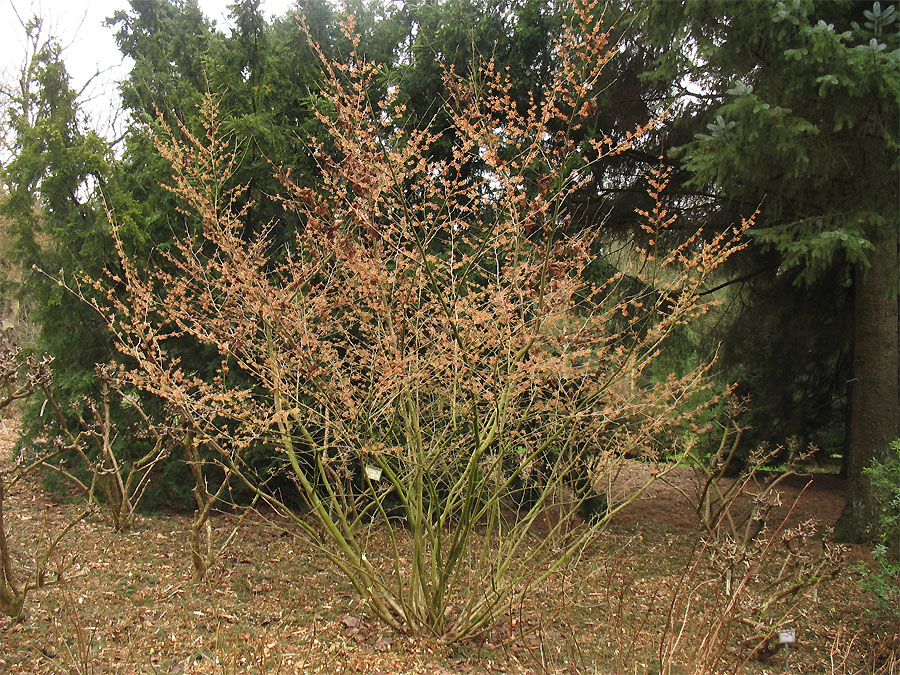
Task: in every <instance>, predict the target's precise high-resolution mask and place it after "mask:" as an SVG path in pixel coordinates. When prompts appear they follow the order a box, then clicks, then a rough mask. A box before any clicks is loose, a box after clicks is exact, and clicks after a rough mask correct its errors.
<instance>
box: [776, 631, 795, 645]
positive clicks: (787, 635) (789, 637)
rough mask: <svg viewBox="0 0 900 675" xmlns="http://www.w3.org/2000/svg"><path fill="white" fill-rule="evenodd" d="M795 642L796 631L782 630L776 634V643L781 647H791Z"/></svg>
mask: <svg viewBox="0 0 900 675" xmlns="http://www.w3.org/2000/svg"><path fill="white" fill-rule="evenodd" d="M796 641H797V631H795V630H784V631H781V632H780V633H778V642H779V643H780V644H783V645H792V644H794V643H795V642H796Z"/></svg>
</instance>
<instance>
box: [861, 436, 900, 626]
mask: <svg viewBox="0 0 900 675" xmlns="http://www.w3.org/2000/svg"><path fill="white" fill-rule="evenodd" d="M865 473H866V475H868V477H869V478H870V479H871V481H872V486H873V487H874V489H875V494H876V499H877V502H878V515H877V517H876V522H875V532H874V534H875V536H876V542H877V543H876V545H875V550H874V551H873V556H874V558H875V567H874V568H873V569H870V570H867V571H866V575H865V580H864V581H863V585H864V586H865V587H866V588H868V589H869V590H871V591H872V592H873V593H875V596H876V597H877V598H878V604H879V606H880V607H881V608H882V609H883V610H885V611H887V612H891V613H893V614H896V615H898V616H900V439H898V440H896V441H894V442H893V443H891V451H890V452H889V453H888V456H887V458H886V459H885V461H884V462H872V464H871V466H869V467H868V468H867V469H865Z"/></svg>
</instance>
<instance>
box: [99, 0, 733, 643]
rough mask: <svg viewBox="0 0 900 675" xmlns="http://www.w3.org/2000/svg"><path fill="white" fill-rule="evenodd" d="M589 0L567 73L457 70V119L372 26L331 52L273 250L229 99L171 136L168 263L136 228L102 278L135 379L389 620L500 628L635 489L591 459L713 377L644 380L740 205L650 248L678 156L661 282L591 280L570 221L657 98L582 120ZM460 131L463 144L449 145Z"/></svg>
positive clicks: (617, 456) (592, 28) (609, 453)
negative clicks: (172, 210) (204, 366)
mask: <svg viewBox="0 0 900 675" xmlns="http://www.w3.org/2000/svg"><path fill="white" fill-rule="evenodd" d="M570 14H571V21H570V23H569V25H568V28H567V30H566V31H565V32H564V34H563V36H562V38H561V39H560V40H559V42H558V43H557V45H556V47H555V50H554V51H555V56H556V62H557V64H558V67H557V72H556V75H555V79H554V80H553V81H552V82H551V83H549V84H548V85H547V87H546V88H545V89H544V90H543V91H542V92H540V94H535V96H534V97H533V98H532V102H531V104H530V105H529V106H528V107H527V109H521V108H519V107H517V106H516V105H515V104H514V103H513V102H512V101H511V100H510V99H509V97H508V95H507V93H506V92H507V91H509V86H508V82H507V81H506V76H505V74H504V73H503V72H500V71H498V70H497V69H496V68H495V67H494V64H493V62H492V61H491V60H490V59H484V60H482V61H481V62H480V63H479V65H478V67H477V69H475V70H474V71H473V72H472V73H470V74H461V73H456V72H452V71H447V72H446V73H445V78H444V82H445V99H444V100H445V104H444V108H445V112H446V113H447V115H448V117H449V119H450V120H451V125H452V126H451V128H450V129H434V128H430V127H428V126H425V127H423V128H416V129H412V128H408V127H406V126H404V125H403V123H402V122H401V120H403V119H404V115H403V113H404V110H403V105H402V103H401V102H399V101H398V99H397V89H396V88H395V87H392V86H387V87H386V88H384V87H381V86H380V85H381V84H382V83H381V82H380V77H381V71H380V70H379V67H378V65H377V64H374V63H372V62H370V61H367V60H366V59H365V58H363V57H362V56H360V54H359V52H358V51H357V50H356V49H354V50H353V51H352V52H351V53H350V54H349V56H348V57H347V58H346V59H345V60H342V61H339V62H337V61H330V60H328V59H327V58H326V57H325V56H324V55H323V54H322V53H321V52H319V57H320V58H321V61H322V68H323V72H324V80H325V81H324V85H323V90H322V92H321V94H320V96H319V97H318V99H317V101H318V103H319V105H318V107H317V109H316V111H315V114H316V115H318V117H319V119H320V120H321V121H322V122H323V123H324V125H325V127H326V128H328V129H329V132H330V136H329V137H328V138H327V139H324V138H323V139H312V140H311V141H310V150H311V152H312V153H313V154H314V156H315V158H316V159H317V161H318V163H319V167H320V170H321V174H320V178H319V180H318V182H317V183H316V184H315V185H308V186H306V185H296V184H294V183H293V182H292V181H291V178H290V171H289V170H288V169H285V168H281V167H279V168H277V171H278V175H280V176H281V178H282V182H283V185H284V193H283V194H282V195H280V196H278V197H277V199H279V200H281V203H282V204H283V206H284V208H285V209H286V210H287V211H290V212H293V213H295V214H296V215H297V217H298V218H299V220H300V222H301V223H302V225H301V227H300V228H299V231H298V232H297V233H296V236H295V237H294V238H293V239H292V240H290V241H289V242H288V243H287V244H286V245H284V246H281V247H279V246H276V244H275V241H274V239H273V238H272V237H271V236H270V232H271V230H270V229H264V230H263V231H261V232H257V233H255V234H253V235H251V236H247V234H246V228H245V226H244V222H243V216H244V215H245V214H246V212H247V209H249V205H248V204H247V202H246V200H245V199H244V194H243V188H242V186H234V185H233V184H232V182H231V176H232V173H233V170H234V168H235V164H236V162H237V161H238V160H237V159H236V155H235V153H234V148H235V142H234V139H232V138H231V137H229V136H228V135H227V134H225V133H223V131H222V129H221V127H220V125H219V122H218V117H217V110H216V105H215V100H214V97H210V98H209V99H208V100H207V102H206V104H205V106H204V115H205V119H206V131H205V135H202V136H196V135H192V134H191V133H190V131H189V130H187V129H185V128H180V129H168V128H166V129H165V130H164V133H162V134H161V135H158V136H157V137H156V139H155V140H156V144H157V148H158V149H159V152H160V153H161V155H162V156H163V157H164V158H166V159H167V160H169V161H170V162H171V164H172V172H173V174H172V181H171V183H170V184H169V185H168V188H169V189H170V190H171V191H172V192H173V193H174V194H176V195H177V196H178V197H179V198H180V199H181V201H182V205H183V206H182V210H183V213H184V215H185V217H186V218H187V219H188V221H189V223H190V226H189V227H188V228H187V232H186V233H185V235H184V236H182V237H181V238H180V239H179V240H178V241H177V242H176V243H175V245H174V246H173V247H172V248H171V249H170V250H169V251H168V252H167V253H166V254H165V262H164V264H162V265H159V266H154V267H150V268H149V269H147V268H145V267H144V266H143V265H142V264H140V265H139V264H136V263H135V262H133V261H132V260H130V259H129V257H128V255H127V253H126V251H125V250H124V247H123V246H122V244H121V242H120V243H119V244H118V246H119V253H120V256H121V263H122V269H121V272H119V273H118V274H114V275H111V276H110V278H108V279H104V280H98V281H97V282H96V286H97V288H98V289H100V290H101V291H104V290H105V292H106V300H105V301H104V302H103V303H101V302H97V303H95V307H96V308H97V310H98V311H99V312H100V313H101V314H102V315H103V316H104V317H105V318H106V319H107V321H108V323H109V326H110V329H111V330H112V332H113V334H114V336H115V339H116V342H117V345H118V348H119V350H120V351H121V352H122V353H123V354H124V355H125V356H126V357H127V360H128V362H129V363H132V364H133V366H132V367H129V368H127V369H123V370H122V371H121V373H120V376H121V377H122V378H123V379H124V380H126V381H127V382H128V383H129V384H130V385H134V386H137V387H139V388H141V389H143V390H144V391H146V392H149V393H151V394H153V395H156V396H159V397H161V398H162V399H163V400H165V401H166V402H167V404H168V405H169V407H170V409H171V410H172V414H173V416H177V418H178V422H179V424H183V425H185V428H186V429H188V430H189V432H190V439H191V441H190V442H191V443H192V444H194V445H195V446H196V447H197V448H202V449H205V450H207V451H209V450H211V451H213V452H214V453H215V454H216V455H217V456H218V458H219V461H220V462H222V464H223V465H224V466H225V467H226V468H227V470H228V471H230V472H232V473H233V474H234V475H236V476H238V477H239V479H240V480H242V481H244V482H245V483H246V484H247V485H249V486H251V488H252V489H253V490H255V491H257V492H258V494H259V495H260V497H261V498H263V499H265V500H266V501H267V502H269V503H270V504H271V505H273V506H275V507H276V508H278V509H279V510H280V511H281V512H282V513H283V514H284V515H285V516H286V517H288V518H291V519H292V520H293V522H294V524H295V526H296V528H297V529H298V530H299V531H301V532H302V533H303V534H304V535H305V536H306V537H307V538H308V540H309V541H311V542H312V543H313V544H314V545H315V546H317V547H318V548H319V550H320V551H321V553H322V554H323V555H324V556H326V557H327V558H328V559H329V560H331V562H332V563H333V564H335V565H336V566H337V567H338V568H339V569H340V570H342V571H343V572H344V573H345V574H346V575H347V577H348V578H349V579H350V581H351V582H352V583H353V585H354V586H355V588H356V590H357V591H358V593H359V594H360V595H361V596H362V597H363V598H364V599H365V601H366V602H367V604H368V607H369V609H370V611H371V612H372V613H373V614H374V615H375V616H377V617H378V618H380V619H381V620H383V621H384V622H386V623H387V624H389V625H390V626H392V627H394V628H395V629H397V630H402V631H409V632H412V633H419V634H431V635H435V636H439V637H441V638H443V639H445V640H448V641H454V640H460V639H464V638H467V637H470V636H472V635H475V634H477V633H479V632H481V631H484V630H486V629H487V628H489V627H490V626H491V625H492V624H493V623H494V622H495V621H497V620H498V619H499V617H500V616H502V614H503V613H504V611H506V609H507V608H508V607H509V606H510V603H511V602H512V601H513V600H514V599H515V597H516V596H517V594H520V593H523V592H526V591H527V589H528V587H529V584H539V583H541V580H542V579H544V578H546V577H547V576H548V575H550V574H552V573H553V571H554V570H556V569H558V568H559V566H560V565H562V564H565V563H566V561H568V560H569V559H570V558H571V557H572V556H573V555H574V554H575V553H576V552H578V551H580V550H581V549H582V548H583V547H584V546H585V545H586V543H587V542H588V541H589V540H590V538H591V537H593V536H595V535H596V534H597V532H598V531H599V530H600V529H601V528H602V527H603V525H604V524H605V523H606V522H608V520H609V518H610V517H612V515H613V514H614V513H615V512H616V510H617V509H618V508H621V507H622V506H623V505H624V504H622V503H620V504H616V505H608V506H607V508H606V509H605V510H603V511H602V512H601V513H600V514H599V515H598V516H597V517H596V518H594V519H593V520H592V521H591V522H590V523H581V522H579V521H578V520H577V519H576V518H575V514H576V512H577V511H578V509H579V507H580V506H581V505H582V504H583V503H584V502H585V500H587V499H591V498H593V497H594V496H595V492H594V488H593V486H594V484H595V482H596V481H598V480H599V479H600V478H601V477H602V476H603V474H604V473H606V472H609V471H612V470H614V469H615V467H617V466H619V465H620V464H621V463H622V462H623V461H624V460H625V458H626V457H637V458H641V459H645V460H654V459H655V458H656V454H655V452H656V447H655V445H654V439H657V438H660V437H662V436H666V435H672V434H671V432H672V431H673V430H676V429H678V428H680V427H681V426H682V425H685V424H688V423H690V422H691V420H692V419H693V418H694V417H695V416H696V415H698V414H699V413H700V412H701V411H702V410H704V408H705V406H706V405H707V403H706V401H709V400H710V399H711V397H712V393H711V387H710V386H709V383H708V382H707V378H706V375H707V370H708V368H707V367H706V366H703V367H700V368H697V369H696V370H694V371H692V372H690V373H687V374H686V375H684V376H682V377H674V376H673V377H669V378H668V379H664V380H661V381H656V382H647V383H645V382H644V381H645V380H646V379H648V378H644V377H642V376H643V375H644V374H645V373H646V372H647V369H648V367H649V366H650V364H651V363H653V361H654V359H655V358H656V357H657V356H658V354H659V352H660V348H661V346H662V345H663V344H664V343H665V341H666V339H667V338H668V337H669V336H670V335H671V334H672V332H673V331H674V330H675V329H676V328H677V327H678V326H680V325H682V324H684V323H686V322H689V321H691V320H693V319H695V318H696V317H698V316H700V315H702V314H703V313H704V312H705V311H706V310H707V308H708V304H707V301H708V299H707V298H704V296H703V295H702V291H703V290H704V288H705V284H706V282H707V281H708V280H709V279H710V277H711V275H713V274H714V273H715V271H716V269H717V267H718V266H719V265H721V264H722V263H723V261H725V260H726V259H727V258H728V257H729V256H730V255H731V254H733V253H734V252H735V251H736V250H737V249H738V248H739V247H740V246H741V244H740V242H739V238H740V232H741V230H742V229H743V227H746V226H747V224H746V223H744V224H743V225H742V226H738V227H736V228H735V229H734V230H733V231H731V232H728V233H726V234H722V235H721V236H718V237H716V238H713V239H711V240H708V239H706V238H705V237H704V236H703V233H701V232H698V233H696V235H695V236H693V237H692V238H691V239H690V240H689V241H686V242H684V243H683V244H682V245H681V246H678V247H677V248H674V249H667V250H657V248H656V246H655V245H654V244H653V241H654V240H655V238H656V236H657V235H660V234H661V232H662V230H665V229H666V228H667V227H669V226H670V225H671V223H672V222H673V220H674V219H673V217H672V216H671V215H670V214H669V213H668V212H667V211H666V209H665V207H664V206H663V204H662V197H661V192H662V190H663V188H664V186H665V183H666V180H667V175H668V174H667V171H666V170H665V169H663V168H660V169H658V170H656V171H654V172H651V174H650V176H649V184H650V188H649V192H650V194H651V195H652V196H653V197H654V199H655V200H656V207H655V208H654V209H653V210H652V211H650V212H646V213H642V214H640V215H639V218H640V221H641V227H643V228H644V229H645V230H646V232H647V233H648V236H647V239H648V240H649V241H650V242H651V243H650V244H649V245H648V246H645V247H640V246H636V247H635V252H634V259H635V261H636V263H635V265H634V269H632V270H630V271H629V274H630V275H631V276H632V277H633V279H632V281H633V280H637V281H638V282H640V287H641V288H643V290H642V291H638V292H625V291H623V290H622V289H623V288H624V284H621V283H620V282H621V281H622V280H623V279H624V277H625V273H624V272H623V273H620V274H619V275H617V276H613V277H612V278H609V279H606V280H603V281H602V282H593V281H589V280H588V279H587V278H586V275H585V274H584V271H585V268H586V267H587V266H588V265H589V264H590V263H591V262H592V260H593V259H594V257H595V248H596V247H595V246H594V242H595V239H596V237H597V236H598V234H599V229H600V227H601V225H600V224H599V223H598V224H596V226H585V227H583V228H580V229H577V230H576V228H573V227H572V218H571V215H570V213H569V203H570V201H571V197H572V195H573V193H574V192H575V191H576V190H578V189H579V188H580V187H581V186H582V185H583V184H584V182H585V181H587V180H588V174H589V171H588V169H589V167H590V165H591V164H592V163H594V162H600V161H603V160H605V159H606V158H608V157H609V156H611V155H614V154H616V153H618V152H621V151H623V150H624V149H625V148H626V147H627V146H629V145H631V144H632V143H634V142H636V140H637V139H638V138H639V137H640V136H641V134H642V133H644V132H645V131H646V129H648V128H650V126H652V125H655V124H658V123H659V121H658V120H654V121H651V122H649V123H648V125H647V126H646V127H644V128H638V129H635V130H634V132H633V134H629V138H628V140H627V141H626V142H625V143H624V144H615V143H613V142H612V141H611V140H609V139H606V140H602V141H599V140H590V141H583V142H582V141H577V140H576V139H577V138H578V133H577V132H578V130H579V125H580V120H581V119H582V118H583V116H584V115H585V111H588V112H589V111H590V110H591V109H592V106H595V105H596V103H595V98H594V97H595V96H596V94H597V92H598V91H599V90H600V88H601V87H602V86H603V82H602V71H603V67H604V65H605V64H606V63H607V62H608V61H609V60H610V59H611V58H612V57H613V55H614V54H615V52H616V45H614V44H610V43H609V37H608V35H607V33H606V32H604V28H603V22H602V16H601V13H600V10H599V8H598V5H597V3H581V2H575V3H574V4H573V6H572V8H571V13H570ZM345 29H346V32H347V35H348V37H349V38H350V40H351V43H352V44H353V45H358V38H357V37H356V36H355V35H354V32H353V24H352V21H351V20H348V21H347V22H346V24H345ZM443 134H452V135H453V136H454V137H455V138H456V141H457V143H456V144H455V146H454V150H453V153H452V156H451V157H449V158H448V159H445V160H442V159H433V158H432V157H433V155H432V153H431V152H430V148H431V147H432V146H433V145H434V144H435V142H436V141H437V140H438V138H439V137H440V136H442V135H443ZM111 217H112V220H113V221H114V214H112V216H111ZM628 287H629V288H632V287H634V284H629V285H628ZM187 338H190V339H193V340H196V341H197V342H199V343H201V344H203V345H207V346H208V347H211V348H213V349H214V350H215V351H216V352H217V353H218V355H219V358H220V363H219V366H218V370H217V373H216V375H215V376H214V377H212V378H207V379H204V378H202V377H200V375H199V374H198V373H199V372H200V370H201V368H200V367H198V364H193V363H185V362H183V361H182V360H181V359H180V358H179V357H178V356H177V354H178V353H179V352H178V349H177V345H178V343H179V341H182V340H184V339H187ZM688 399H690V400H691V401H694V402H697V401H699V402H700V403H698V404H692V405H690V406H688V405H683V404H684V403H685V402H686V401H687V400H688ZM254 446H262V447H269V448H271V449H272V452H274V453H276V454H277V457H278V458H280V460H281V461H282V465H283V468H284V471H286V472H287V473H288V474H289V475H290V476H291V478H292V479H293V480H294V482H295V483H296V485H297V488H298V490H299V493H300V495H301V498H302V500H303V501H304V502H305V504H306V507H307V511H308V512H307V513H297V512H296V511H295V510H292V509H289V508H288V507H287V505H286V504H285V503H284V502H283V501H282V500H281V499H280V498H279V496H278V495H277V494H275V493H273V492H272V491H270V490H267V489H266V488H265V487H264V486H262V484H261V483H262V481H263V480H264V479H265V478H266V477H258V476H255V475H253V472H252V471H251V470H250V469H249V468H248V467H247V466H246V464H245V463H244V462H243V456H244V453H245V452H246V451H247V450H248V449H249V448H251V447H254ZM669 450H670V451H675V452H678V450H679V449H678V448H674V449H672V448H670V449H669ZM643 487H646V485H645V486H642V488H639V489H638V490H636V492H635V493H634V494H632V495H630V496H629V497H628V498H626V500H625V501H626V502H627V501H630V500H631V499H633V498H635V497H636V496H637V494H638V493H639V492H640V490H641V489H643ZM551 506H552V510H553V511H554V513H555V516H554V518H553V520H552V521H551V524H550V526H549V533H545V534H548V536H536V535H535V534H534V527H533V526H534V524H535V523H536V521H537V520H538V519H539V518H540V517H541V516H542V515H543V514H545V513H546V512H547V510H548V507H551ZM401 523H402V524H401ZM373 528H377V529H378V531H379V533H380V534H381V535H383V537H384V538H386V539H387V541H388V545H387V547H384V546H376V545H374V544H373V543H372V541H373V539H372V538H371V537H370V535H371V534H372V532H373ZM376 539H378V538H376ZM380 540H382V541H383V538H382V539H380Z"/></svg>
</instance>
